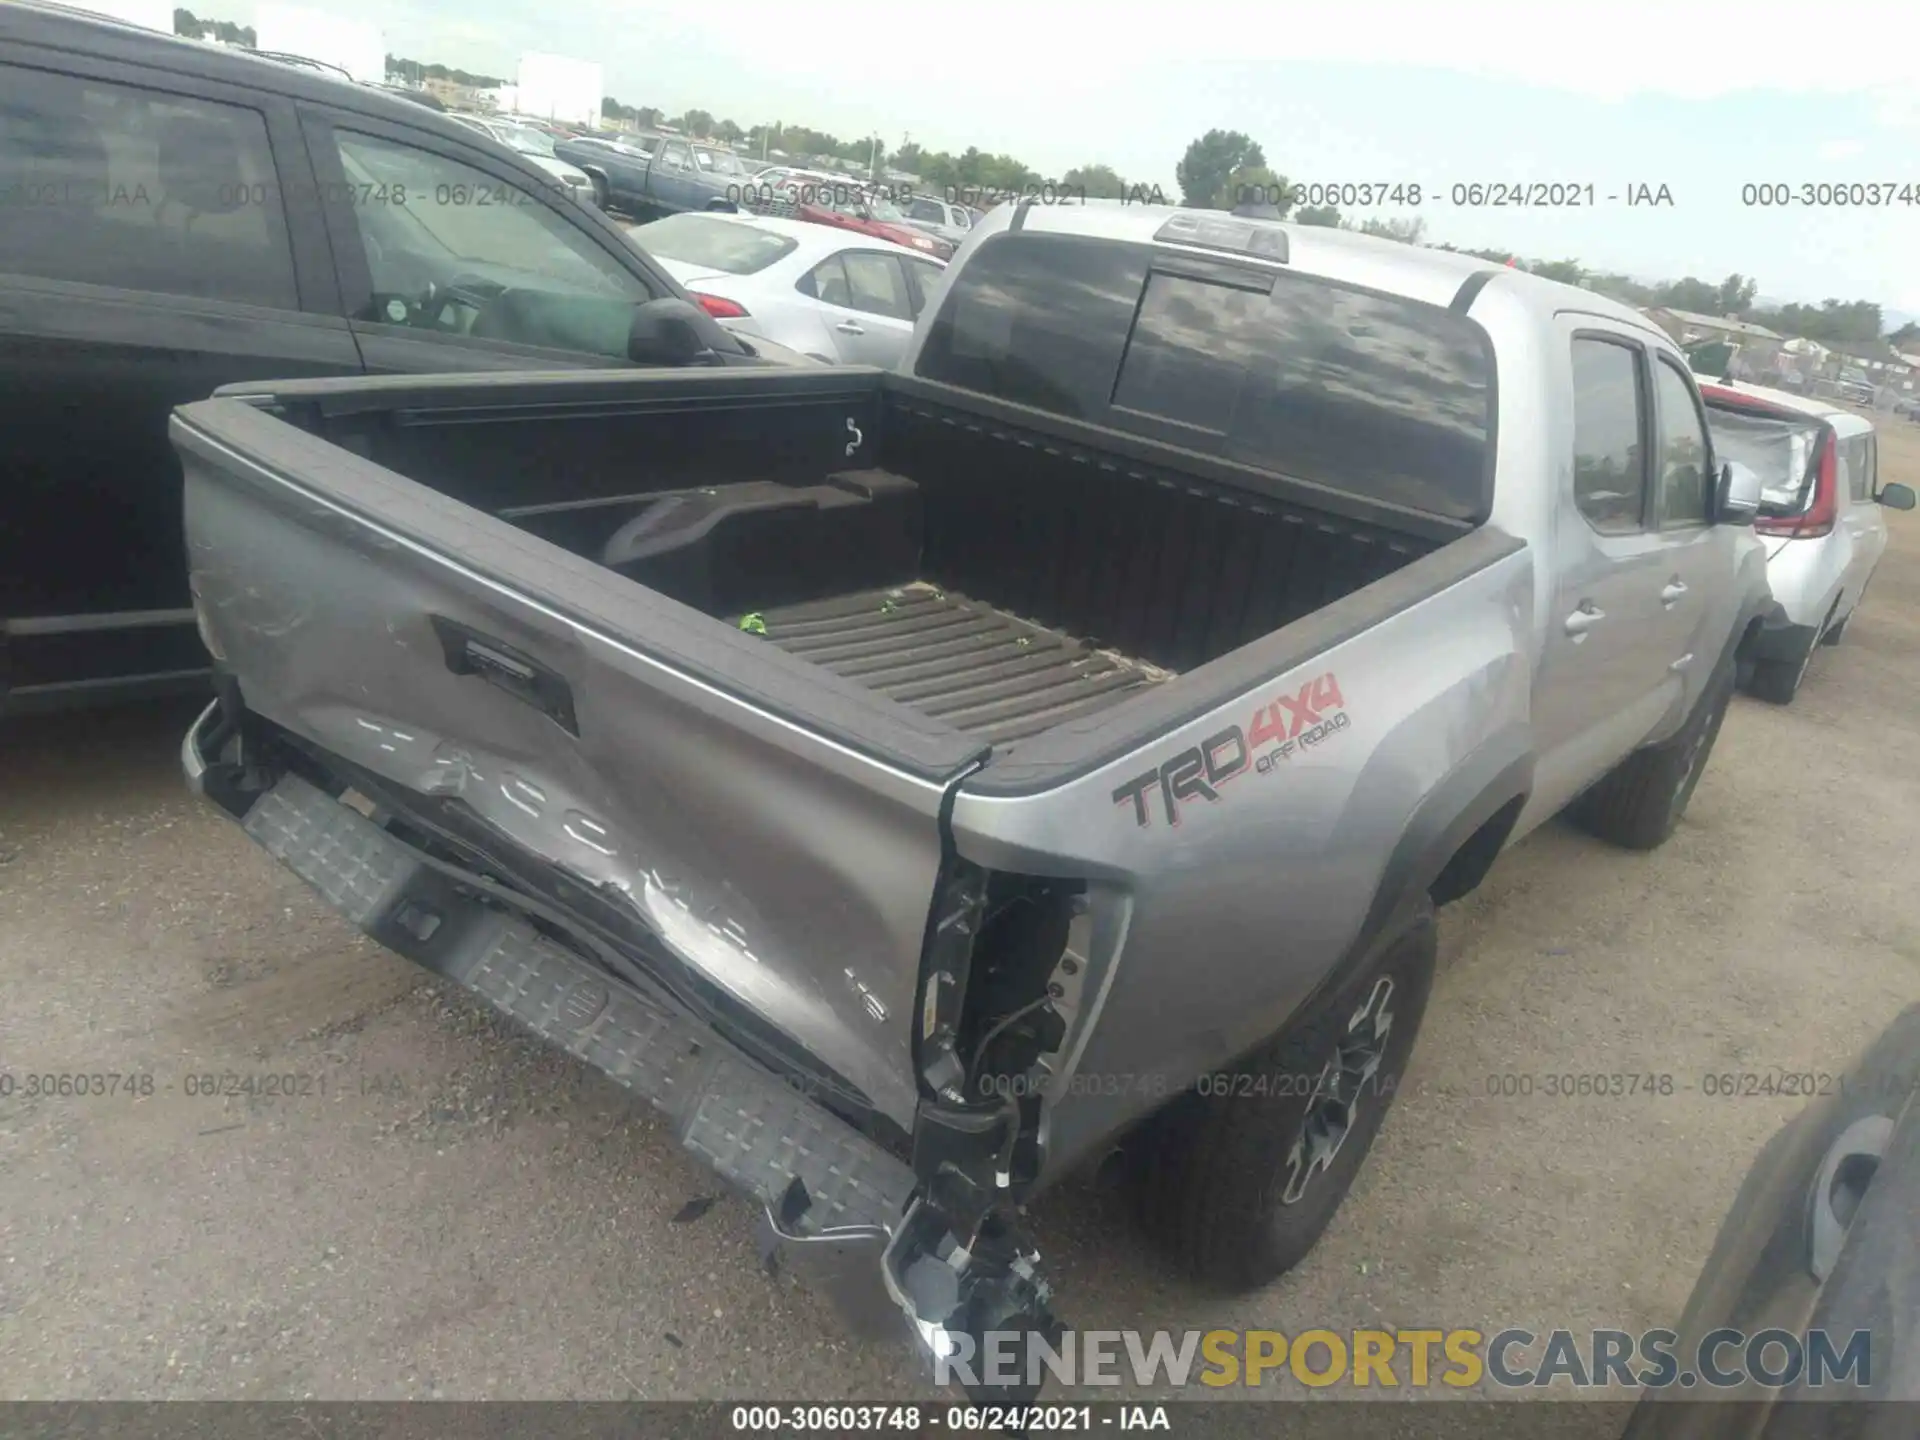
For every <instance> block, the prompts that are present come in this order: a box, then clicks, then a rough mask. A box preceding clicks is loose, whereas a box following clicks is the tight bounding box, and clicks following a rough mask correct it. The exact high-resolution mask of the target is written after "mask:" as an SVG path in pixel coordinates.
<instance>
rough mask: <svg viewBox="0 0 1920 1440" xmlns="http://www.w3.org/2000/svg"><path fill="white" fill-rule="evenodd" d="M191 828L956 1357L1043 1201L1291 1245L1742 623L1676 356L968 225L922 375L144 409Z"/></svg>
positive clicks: (1602, 327)
mask: <svg viewBox="0 0 1920 1440" xmlns="http://www.w3.org/2000/svg"><path fill="white" fill-rule="evenodd" d="M173 439H174V443H175V445H176V447H177V449H178V450H179V453H180V455H181V458H182V460H183V462H184V467H185V473H186V528H187V533H188V537H189V551H190V559H191V572H192V577H193V589H194V595H195V603H196V608H197V612H198V615H199V619H200V624H201V628H202V633H203V635H204V637H205V640H206V644H207V647H208V649H209V650H210V651H211V652H212V654H213V656H214V658H215V660H216V662H217V665H218V670H219V692H218V695H219V698H218V700H217V701H216V703H215V704H214V705H212V706H211V707H210V708H209V709H208V710H207V711H206V713H205V714H204V715H203V716H202V717H201V719H200V720H199V721H198V722H197V723H196V725H195V726H194V728H193V730H192V732H191V734H190V735H189V736H188V737H187V740H186V742H185V746H184V755H183V758H184V763H185V766H186V770H187V773H188V775H189V777H190V778H191V781H192V783H193V785H194V786H195V787H196V788H197V789H199V790H200V791H201V793H203V794H204V795H205V796H206V797H207V798H208V799H210V800H211V801H213V802H215V803H216V804H218V805H220V806H222V807H223V808H224V809H226V810H227V811H228V812H230V813H231V814H232V816H233V817H234V818H235V819H236V820H237V821H238V822H239V823H240V824H241V825H242V826H243V827H244V829H245V830H246V833H247V834H248V835H249V836H251V837H252V838H253V839H254V840H255V841H256V842H258V843H259V844H260V845H262V846H264V847H265V848H266V849H267V850H268V851H270V852H271V853H272V854H273V855H275V856H276V857H277V858H279V859H280V860H281V861H283V862H284V863H285V864H286V865H288V866H289V867H291V868H292V869H293V870H294V871H295V872H296V873H297V874H299V875H300V876H302V877H303V878H304V879H305V880H307V881H308V882H310V883H311V884H312V885H313V887H314V888H315V889H317V890H318V891H319V892H320V893H321V894H322V895H323V896H325V897H326V898H327V899H328V900H329V901H330V902H331V903H332V904H334V905H335V906H336V907H338V908H339V909H340V910H341V911H342V912H343V913H344V914H345V915H346V916H347V917H348V918H349V919H350V920H351V921H353V922H354V923H355V924H356V925H358V926H360V927H361V928H362V929H364V930H365V931H366V932H367V933H368V934H370V935H372V936H374V937H376V938H377V939H379V940H380V941H382V942H383V943H385V944H386V945H388V946H390V947H391V948H392V949H394V950H396V951H398V952H399V953H400V954H402V955H405V956H409V957H411V958H412V959H414V960H416V961H418V962H419V963H420V964H422V965H424V966H427V967H429V968H431V969H432V970H435V971H437V972H439V973H440V974H442V975H444V976H447V977H449V978H451V979H452V980H454V981H457V982H458V983H460V984H462V985H464V986H466V987H468V988H469V989H470V990H472V991H474V992H476V993H477V994H479V995H480V996H482V997H484V998H485V999H486V1000H488V1001H490V1002H491V1003H492V1004H493V1005H495V1006H497V1007H498V1008H499V1009H500V1010H502V1011H504V1012H506V1013H507V1014H509V1015H512V1016H514V1017H517V1018H518V1019H519V1020H521V1021H523V1022H525V1023H526V1024H527V1025H529V1026H530V1027H532V1028H533V1029H534V1030H535V1031H537V1032H538V1033H539V1034H541V1035H543V1036H545V1037H546V1038H548V1039H549V1040H551V1041H552V1042H554V1043H555V1044H557V1045H560V1046H563V1047H565V1048H566V1049H568V1050H570V1051H571V1052H573V1053H574V1054H575V1055H577V1056H579V1057H581V1058H582V1059H583V1060H585V1061H586V1062H587V1063H589V1064H592V1065H595V1066H598V1067H600V1068H601V1069H603V1070H604V1071H605V1072H606V1073H608V1074H609V1075H611V1076H612V1077H614V1078H615V1079H616V1080H618V1081H619V1082H621V1083H622V1084H624V1085H626V1086H628V1087H629V1088H630V1089H631V1090H632V1091H633V1092H635V1093H636V1094H637V1095H639V1096H641V1097H643V1098H645V1099H646V1100H648V1101H650V1102H652V1103H653V1104H654V1105H656V1106H658V1107H659V1108H660V1109H661V1110H662V1111H663V1112H664V1113H665V1115H666V1116H667V1117H669V1119H670V1121H671V1123H672V1125H673V1126H674V1128H675V1131H676V1133H677V1135H678V1136H679V1137H680V1139H681V1140H682V1141H683V1142H684V1143H685V1145H686V1146H687V1147H688V1148H689V1149H690V1150H691V1151H692V1152H693V1153H694V1154H696V1155H697V1156H698V1157H699V1158H700V1159H701V1160H703V1161H704V1162H706V1163H707V1164H709V1165H711V1166H713V1167H714V1168H715V1169H717V1170H718V1171H719V1172H720V1173H721V1174H722V1175H724V1176H725V1177H727V1178H728V1179H729V1180H731V1181H733V1182H735V1183H736V1184H737V1185H739V1186H740V1187H741V1188H743V1189H744V1190H745V1191H747V1192H748V1193H749V1194H751V1195H753V1196H755V1197H757V1198H758V1199H759V1201H761V1202H762V1203H763V1205H764V1207H765V1219H764V1236H765V1240H766V1243H767V1254H768V1256H769V1258H777V1257H785V1259H786V1261H787V1262H788V1263H790V1264H791V1265H793V1266H794V1267H795V1268H796V1269H801V1268H804V1269H806V1270H807V1271H809V1272H811V1273H812V1274H814V1275H815V1276H817V1277H818V1279H819V1282H820V1283H821V1284H822V1285H824V1286H826V1287H827V1288H828V1290H829V1291H830V1292H831V1294H832V1295H833V1297H834V1298H835V1299H837V1300H838V1301H839V1302H840V1303H841V1304H842V1305H843V1306H844V1307H845V1309H846V1310H847V1312H848V1313H849V1314H850V1315H851V1316H853V1317H855V1318H856V1319H859V1320H861V1321H862V1322H864V1323H866V1324H893V1325H895V1326H898V1325H899V1324H900V1322H901V1321H902V1320H904V1321H906V1322H907V1324H908V1326H909V1329H910V1332H911V1333H913V1334H915V1335H916V1336H917V1337H918V1338H919V1340H920V1342H921V1343H922V1344H924V1345H925V1346H926V1347H927V1348H928V1349H929V1350H933V1351H936V1352H937V1351H942V1350H947V1351H951V1350H952V1349H953V1348H954V1347H957V1346H962V1344H963V1342H964V1341H966V1340H968V1339H969V1338H978V1337H979V1336H980V1335H982V1334H984V1332H986V1331H989V1330H993V1331H1006V1330H1015V1331H1025V1332H1027V1333H1029V1334H1031V1333H1033V1332H1036V1331H1037V1332H1048V1333H1050V1332H1053V1331H1054V1330H1055V1327H1057V1326H1058V1325H1059V1324H1060V1321H1059V1320H1058V1319H1057V1318H1056V1316H1055V1312H1054V1308H1053V1296H1052V1291H1051V1288H1050V1285H1049V1282H1048V1280H1047V1278H1046V1275H1045V1272H1044V1269H1043V1267H1042V1266H1041V1263H1040V1260H1039V1257H1038V1256H1037V1254H1036V1253H1035V1252H1034V1249H1033V1246H1032V1243H1031V1241H1030V1240H1029V1239H1028V1237H1027V1236H1026V1234H1025V1233H1024V1232H1023V1229H1022V1221H1021V1216H1022V1211H1023V1207H1024V1203H1025V1202H1026V1201H1027V1200H1028V1199H1029V1197H1031V1196H1033V1195H1034V1194H1035V1193H1036V1192H1037V1191H1038V1190H1040V1189H1041V1188H1042V1187H1044V1186H1046V1185H1048V1184H1049V1183H1051V1182H1053V1181H1054V1180H1056V1179H1057V1178H1058V1177H1060V1176H1061V1175H1062V1174H1063V1173H1065V1172H1067V1171H1068V1170H1070V1169H1071V1168H1073V1167H1075V1166H1078V1165H1081V1164H1083V1163H1086V1162H1089V1161H1093V1160H1097V1159H1101V1158H1104V1157H1108V1156H1110V1155H1113V1154H1116V1153H1118V1154H1120V1155H1122V1156H1126V1157H1133V1159H1134V1160H1135V1161H1136V1162H1137V1164H1136V1167H1135V1168H1136V1169H1137V1171H1138V1179H1139V1185H1140V1191H1141V1198H1142V1204H1143V1210H1144V1213H1145V1217H1146V1220H1147V1224H1148V1228H1149V1229H1150V1231H1151V1232H1152V1233H1154V1234H1155V1235H1156V1236H1157V1237H1158V1238H1159V1239H1160V1240H1161V1241H1162V1242H1163V1243H1164V1244H1165V1245H1166V1246H1167V1247H1168V1248H1169V1249H1170V1251H1171V1252H1172V1253H1173V1255H1174V1256H1175V1257H1177V1259H1178V1260H1179V1262H1180V1263H1182V1264H1183V1265H1184V1266H1185V1267H1186V1268H1187V1269H1188V1270H1190V1271H1191V1272H1192V1273H1194V1274H1195V1275H1197V1276H1199V1277H1202V1278H1203V1279H1205V1280H1207V1281H1211V1282H1213V1283H1216V1284H1219V1285H1224V1286H1235V1287H1246V1286H1254V1285H1259V1284H1262V1283H1264V1282H1266V1281H1269V1280H1271V1279H1272V1278H1273V1277H1275V1276H1276V1275H1278V1274H1279V1273H1280V1272H1282V1271H1284V1270H1285V1269H1286V1268H1287V1267H1289V1266H1291V1265H1292V1264H1294V1263H1295V1262H1296V1261H1298V1260H1299V1259H1300V1258H1301V1257H1302V1256H1303V1255H1304V1254H1305V1253H1306V1252H1307V1251H1308V1250H1309V1249H1310V1248H1311V1246H1312V1245H1313V1243H1314V1241H1315V1240H1316V1239H1317V1237H1318V1236H1319V1234H1320V1233H1321V1231H1322V1230H1323V1228H1324V1227H1325V1226H1326V1224H1327V1222H1328V1220H1329V1218H1330V1217H1331V1215H1332V1213H1333V1211H1334V1209H1335V1207H1336V1206H1337V1205H1338V1204H1339V1202H1340V1200H1341V1198H1342V1196H1343V1195H1344V1194H1345V1192H1346V1191H1347V1189H1348V1188H1349V1187H1350V1185H1351V1184H1352V1182H1353V1179H1354V1176H1355V1174H1356V1173H1357V1171H1358V1169H1359V1166H1360V1164H1361V1162H1362V1160H1363V1158H1364V1156H1365V1153H1366V1151H1367V1148H1368V1146H1369V1145H1370V1143H1371V1141H1372V1139H1373V1136H1374V1134H1375V1132H1376V1130H1377V1129H1378V1126H1379V1124H1380V1121H1381V1117H1382V1115H1383V1113H1384V1111H1385V1109H1386V1106H1387V1104H1388V1102H1389V1101H1390V1099H1391V1097H1392V1094H1393V1089H1394V1085H1395V1083H1396V1082H1397V1080H1398V1078H1399V1076H1400V1074H1401V1073H1402V1071H1403V1068H1404V1066H1405V1064H1406V1062H1407V1057H1408V1053H1409V1051H1410V1049H1411V1047H1412V1044H1413V1041H1414V1036H1415V1033H1416V1031H1417V1030H1418V1028H1419V1025H1420V1019H1421V1014H1422V1011H1423V1009H1424V1007H1425V1003H1426V998H1427V993H1428V989H1429V987H1430V985H1431V982H1432V978H1433V967H1434V953H1435V940H1434V937H1435V922H1434V908H1435V906H1436V905H1440V904H1445V903H1446V902H1448V901H1450V900H1453V899H1455V898H1457V897H1459V896H1461V895H1464V894H1466V893H1467V892H1468V891H1470V890H1472V889H1473V888H1474V887H1475V886H1476V885H1477V884H1478V883H1479V882H1480V880H1481V878H1482V877H1483V876H1484V875H1485V873H1486V871H1487V869H1488V867H1489V866H1490V865H1491V864H1492V862H1493V860H1494V858H1495V857H1496V856H1497V855H1498V854H1499V852H1500V851H1501V850H1502V849H1504V848H1505V847H1506V846H1509V845H1511V844H1513V843H1514V842H1515V841H1517V840H1518V839H1519V838H1520V837H1521V836H1523V835H1525V834H1526V833H1527V832H1528V831H1530V830H1532V829H1533V828H1534V827H1535V826H1537V825H1539V824H1540V823H1541V822H1542V821H1544V820H1546V819H1547V818H1549V817H1551V816H1553V815H1555V814H1557V813H1559V812H1561V811H1563V810H1564V811H1570V813H1571V814H1572V816H1573V817H1574V818H1576V819H1577V820H1579V821H1580V822H1582V823H1584V824H1585V825H1586V826H1588V827H1589V828H1590V829H1591V830H1592V831H1594V832H1595V833H1597V834H1599V835H1600V836H1602V837H1605V838H1607V839H1610V840H1613V841H1616V842H1618V843H1621V844H1624V845H1627V846H1632V847H1635V848H1650V847H1652V846H1655V845H1658V844H1659V843H1660V842H1661V841H1662V840H1664V839H1665V838H1666V837H1667V836H1668V835H1669V834H1670V833H1671V831H1672V830H1673V828H1674V826H1675V823H1676V821H1677V820H1678V818H1679V816H1680V814H1681V812H1682V811H1683V810H1684V809H1685V807H1686V804H1687V801H1688V798H1689V796H1690V795H1691V793H1692V791H1693V788H1694V786H1695V784H1696V783H1697V782H1698V780H1699V777H1700V773H1701V770H1702V768H1703V766H1704V764H1705V762H1706V758H1707V754H1708V751H1709V750H1710V748H1711V746H1712V744H1713V740H1714V737H1715V734H1716V733H1717V731H1718V729H1719V726H1720V722H1721V718H1722V716H1723V715H1724V713H1725V710H1726V706H1727V703H1728V696H1729V693H1730V691H1731V688H1732V681H1733V677H1734V667H1735V663H1736V660H1737V658H1738V657H1737V652H1738V650H1739V648H1740V646H1741V645H1742V644H1743V643H1744V642H1745V640H1746V637H1748V636H1749V635H1751V634H1752V632H1753V628H1754V625H1755V623H1756V617H1757V616H1758V614H1759V613H1760V610H1761V608H1762V606H1763V605H1764V602H1765V600H1766V594H1767V591H1766V580H1765V571H1764V558H1765V557H1764V554H1763V552H1762V550H1761V547H1760V545H1759V543H1758V542H1757V541H1756V540H1755V538H1754V536H1753V533H1752V529H1751V523H1750V522H1751V520H1752V517H1753V514H1754V511H1755V509H1756V507H1757V504H1758V480H1757V478H1756V477H1755V476H1753V475H1752V473H1751V472H1747V471H1743V470H1741V469H1739V468H1738V467H1717V466H1716V464H1715V462H1714V458H1713V455H1712V448H1711V441H1710V438H1709V434H1708V431H1707V427H1706V422H1705V419H1704V416H1703V414H1702V411H1701V406H1700V400H1699V395H1698V393H1697V391H1696V389H1695V386H1694V382H1693V381H1692V379H1691V378H1690V377H1689V375H1688V371H1687V368H1686V364H1685V361H1684V360H1683V359H1682V357H1681V355H1680V353H1679V351H1678V350H1676V349H1675V348H1674V347H1673V345H1672V344H1671V343H1670V342H1669V341H1668V340H1667V339H1666V338H1665V337H1663V336H1662V334H1661V333H1660V332H1659V331H1658V330H1657V329H1655V328H1653V327H1652V326H1651V325H1649V324H1648V323H1646V322H1645V321H1644V320H1642V319H1641V318H1640V317H1639V316H1638V315H1636V314H1635V313H1633V312H1632V311H1630V310H1627V309H1624V308H1622V307H1620V306H1618V305H1615V304H1612V303H1609V302H1607V301H1605V300H1603V299H1601V298H1599V297H1597V296H1594V295H1591V294H1588V293H1586V292H1584V291H1581V290H1577V289H1572V288H1569V287H1566V286H1563V285H1558V284H1554V283H1551V282H1548V281H1545V280H1540V279H1537V278H1535V277H1533V276H1530V275H1527V274H1524V273H1520V272H1517V271H1513V270H1508V269H1501V268H1495V267H1490V266H1486V265H1484V264H1482V263H1480V262H1477V261H1474V260H1471V259H1469V258H1467V257H1463V256H1459V255H1454V254H1447V253H1441V252H1435V251H1429V250H1422V249H1417V248H1413V247H1409V246H1405V245H1399V244H1396V243H1393V242H1390V241H1382V240H1373V239H1369V238H1367V237H1363V236H1356V235H1352V234H1348V233H1342V232H1339V231H1334V230H1327V229H1311V228H1296V227H1290V226H1286V225H1282V224H1276V223H1269V222H1266V221H1260V220H1241V219H1235V218H1232V217H1229V216H1226V215H1221V214H1216V213H1205V212H1187V211H1169V210H1167V209H1164V208H1159V209H1149V208H1145V207H1141V206H1126V205H1120V204H1099V203H1095V204H1090V205H1085V206H1070V207H1069V206H1061V207H1051V208H1049V207H1037V206H1033V205H1020V206H1012V205H1009V206H1003V207H1001V209H999V210H998V211H996V212H994V213H993V214H992V215H990V216H988V217H987V218H986V219H985V220H984V221H983V222H982V223H981V224H980V225H979V226H977V227H976V228H975V229H974V230H973V231H972V232H971V234H970V236H969V237H968V239H967V241H966V244H965V246H964V247H963V249H962V251H961V252H960V255H959V258H958V259H957V261H956V263H955V265H954V267H953V268H952V269H951V270H950V271H949V274H948V277H947V280H946V284H945V286H944V287H943V293H942V295H941V297H940V299H939V301H938V304H937V306H936V307H935V308H933V309H930V310H929V312H928V314H927V316H926V317H924V318H923V321H922V323H921V326H920V328H919V329H918V331H917V332H916V336H915V340H914V343H913V346H912V348H911V350H910V351H909V354H908V356H907V359H906V361H905V362H904V364H903V366H902V368H901V371H900V372H899V373H887V374H883V373H881V372H879V371H876V370H867V369H829V368H818V369H811V370H783V371H777V372H774V371H769V372H767V373H759V372H744V371H739V370H718V369H715V370H711V371H701V370H692V371H673V372H647V373H641V374H634V373H632V372H622V373H608V374H590V375H582V374H578V373H574V374H564V375H537V376H533V375H483V376H459V377H450V378H440V379H431V378H420V377H413V376H408V377H383V378H374V379H354V380H322V381H299V382H290V383H286V384H281V385H264V386H262V385H256V386H250V387H244V388H243V387H233V388H231V389H229V390H227V391H223V392H221V393H220V394H219V395H217V396H216V397H215V398H212V399H210V400H206V401H203V402H200V403H197V404H192V405H187V406H184V407H182V408H181V409H180V410H179V411H178V412H176V415H175V418H174V421H173Z"/></svg>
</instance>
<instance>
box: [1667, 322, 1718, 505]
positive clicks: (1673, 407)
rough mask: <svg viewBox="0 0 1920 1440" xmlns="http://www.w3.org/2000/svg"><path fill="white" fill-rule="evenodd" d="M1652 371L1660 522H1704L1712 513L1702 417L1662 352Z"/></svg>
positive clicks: (1710, 475)
mask: <svg viewBox="0 0 1920 1440" xmlns="http://www.w3.org/2000/svg"><path fill="white" fill-rule="evenodd" d="M1653 374H1654V388H1655V393H1656V395H1657V396H1658V400H1659V406H1658V414H1659V417H1660V444H1659V449H1658V451H1657V459H1656V463H1657V464H1658V466H1659V476H1660V484H1659V491H1658V497H1657V509H1658V515H1659V525H1660V528H1661V529H1663V530H1666V529H1671V528H1673V527H1675V526H1680V525H1705V524H1706V523H1707V522H1708V521H1709V520H1711V519H1712V518H1713V464H1712V462H1713V447H1712V445H1711V444H1710V443H1709V442H1708V439H1707V422H1706V419H1705V417H1703V416H1702V415H1701V413H1700V405H1699V402H1698V401H1697V400H1695V399H1694V395H1693V387H1692V386H1691V385H1689V384H1688V383H1687V380H1686V377H1685V376H1684V375H1682V374H1681V373H1680V370H1679V367H1678V366H1676V365H1674V364H1673V363H1672V362H1671V361H1669V360H1667V359H1666V358H1665V357H1664V356H1662V357H1661V358H1660V360H1659V362H1658V363H1657V364H1655V365H1654V367H1653Z"/></svg>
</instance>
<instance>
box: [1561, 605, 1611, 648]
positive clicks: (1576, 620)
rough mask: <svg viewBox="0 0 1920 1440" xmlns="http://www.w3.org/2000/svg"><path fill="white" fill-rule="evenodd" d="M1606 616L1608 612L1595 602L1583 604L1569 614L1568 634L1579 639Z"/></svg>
mask: <svg viewBox="0 0 1920 1440" xmlns="http://www.w3.org/2000/svg"><path fill="white" fill-rule="evenodd" d="M1606 618H1607V612H1606V611H1604V610H1602V609H1600V608H1599V607H1598V606H1596V605H1593V604H1586V605H1582V606H1581V607H1580V608H1579V609H1578V610H1576V611H1574V612H1573V613H1572V614H1571V615H1569V616H1567V634H1569V635H1571V636H1573V637H1574V638H1575V639H1576V640H1578V639H1580V638H1582V637H1583V636H1585V635H1586V633H1587V631H1589V630H1591V629H1592V628H1593V627H1594V626H1596V625H1598V624H1599V623H1600V622H1601V621H1602V620H1604V619H1606Z"/></svg>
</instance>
